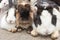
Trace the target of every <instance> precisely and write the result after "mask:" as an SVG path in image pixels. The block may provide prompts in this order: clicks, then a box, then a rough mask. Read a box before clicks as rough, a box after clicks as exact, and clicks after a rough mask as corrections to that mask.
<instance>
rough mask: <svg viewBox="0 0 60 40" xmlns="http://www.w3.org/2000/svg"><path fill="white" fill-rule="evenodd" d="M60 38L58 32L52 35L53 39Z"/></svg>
mask: <svg viewBox="0 0 60 40" xmlns="http://www.w3.org/2000/svg"><path fill="white" fill-rule="evenodd" d="M58 37H59V32H58V31H56V32H54V33H52V35H51V38H52V39H57V38H58Z"/></svg>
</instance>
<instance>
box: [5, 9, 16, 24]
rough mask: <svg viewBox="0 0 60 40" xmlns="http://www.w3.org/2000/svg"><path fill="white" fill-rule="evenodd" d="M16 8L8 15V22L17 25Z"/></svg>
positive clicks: (10, 10)
mask: <svg viewBox="0 0 60 40" xmlns="http://www.w3.org/2000/svg"><path fill="white" fill-rule="evenodd" d="M15 20H16V19H15V8H10V9H9V11H8V13H7V16H6V21H7V22H8V23H15Z"/></svg>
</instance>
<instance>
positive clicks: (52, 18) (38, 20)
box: [31, 0, 60, 39]
mask: <svg viewBox="0 0 60 40" xmlns="http://www.w3.org/2000/svg"><path fill="white" fill-rule="evenodd" d="M38 2H39V1H38ZM42 2H43V1H42ZM46 2H47V0H44V3H42V5H41V4H39V3H41V2H39V3H38V4H37V14H36V15H35V16H34V22H33V24H32V27H33V30H32V32H31V35H33V36H36V35H38V34H41V35H45V36H47V35H51V38H53V39H55V38H58V37H59V30H60V26H59V25H60V18H59V16H60V12H59V11H58V6H57V5H56V4H54V3H53V4H48V3H49V2H47V3H46ZM45 3H46V4H45Z"/></svg>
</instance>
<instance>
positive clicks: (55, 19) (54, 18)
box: [52, 15, 57, 26]
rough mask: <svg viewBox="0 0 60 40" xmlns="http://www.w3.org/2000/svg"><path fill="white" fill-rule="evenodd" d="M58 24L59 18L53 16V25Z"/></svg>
mask: <svg viewBox="0 0 60 40" xmlns="http://www.w3.org/2000/svg"><path fill="white" fill-rule="evenodd" d="M56 22H57V17H56V15H53V16H52V24H53V25H55V26H56Z"/></svg>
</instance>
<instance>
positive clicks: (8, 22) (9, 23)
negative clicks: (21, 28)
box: [1, 7, 17, 32]
mask: <svg viewBox="0 0 60 40" xmlns="http://www.w3.org/2000/svg"><path fill="white" fill-rule="evenodd" d="M15 21H16V18H15V8H14V7H12V8H10V9H9V10H8V12H7V13H6V14H5V15H4V16H3V17H2V18H1V28H2V29H6V30H8V31H11V32H16V30H17V28H15V26H16V24H15Z"/></svg>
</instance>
